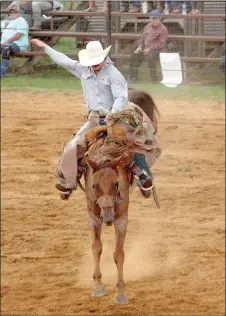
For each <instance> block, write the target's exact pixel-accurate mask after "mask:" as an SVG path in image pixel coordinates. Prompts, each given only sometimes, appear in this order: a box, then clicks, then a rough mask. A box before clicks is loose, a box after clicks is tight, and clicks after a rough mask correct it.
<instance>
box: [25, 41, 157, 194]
mask: <svg viewBox="0 0 226 316" xmlns="http://www.w3.org/2000/svg"><path fill="white" fill-rule="evenodd" d="M31 43H32V44H33V45H35V46H37V47H39V48H43V49H44V51H45V53H46V54H47V55H49V56H50V57H51V59H52V60H53V61H54V62H55V63H56V64H58V65H60V66H62V67H64V68H65V69H66V70H68V71H69V72H71V73H72V74H73V75H74V76H76V77H78V78H79V79H80V80H81V82H82V88H83V96H84V100H85V104H86V106H87V110H88V120H87V122H86V123H85V124H84V125H83V126H82V127H81V128H80V129H79V131H78V132H77V133H76V135H75V136H74V137H73V139H72V140H71V141H69V142H68V143H67V144H66V145H65V147H64V152H63V155H62V157H61V160H60V163H59V166H58V172H57V176H58V180H59V182H58V183H57V184H56V188H57V189H58V190H59V191H60V196H61V198H62V199H63V200H66V199H68V197H69V196H70V194H71V193H72V190H73V189H75V188H76V186H77V180H78V177H81V175H82V172H80V173H79V174H78V169H79V167H81V166H80V160H81V159H82V158H83V155H84V153H85V152H86V147H85V146H86V142H85V133H86V132H87V131H88V130H89V129H90V128H93V127H95V126H98V125H101V124H102V125H103V124H106V123H108V120H109V118H110V117H111V115H112V114H115V113H119V112H121V111H122V110H123V109H125V107H126V106H127V104H128V87H127V82H126V80H125V78H124V77H123V75H122V74H121V73H120V72H119V70H118V69H117V68H116V67H115V66H114V64H113V62H112V61H111V59H110V58H109V57H108V53H109V51H110V49H111V46H109V47H107V48H106V49H103V47H102V45H101V43H100V42H99V41H91V42H89V43H88V44H87V46H86V49H83V50H81V51H80V52H79V54H78V57H79V61H77V60H72V59H70V58H69V57H67V56H66V55H64V54H62V53H60V52H57V51H56V50H54V49H52V48H51V47H49V46H48V45H47V44H45V43H44V42H42V41H40V40H38V39H33V40H31ZM135 157H136V155H135ZM140 157H141V156H140ZM135 163H136V165H138V167H140V169H141V172H140V174H139V181H140V186H141V187H144V188H149V187H151V185H152V177H151V174H150V172H148V171H149V167H148V165H147V162H146V160H145V157H144V155H143V157H141V159H137V160H136V161H135ZM81 169H82V168H81Z"/></svg>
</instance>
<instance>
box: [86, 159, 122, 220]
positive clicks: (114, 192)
mask: <svg viewBox="0 0 226 316" xmlns="http://www.w3.org/2000/svg"><path fill="white" fill-rule="evenodd" d="M120 160H121V157H118V158H115V159H113V160H111V161H108V162H105V163H103V164H100V165H98V164H96V163H95V162H94V161H90V160H87V163H88V165H89V166H90V167H91V168H92V169H93V177H92V189H93V193H94V196H95V201H96V203H97V204H98V206H99V207H100V209H101V214H100V218H101V220H103V222H105V223H106V224H111V223H112V222H113V221H114V220H115V203H116V202H117V200H118V199H119V198H120V196H119V179H118V171H117V166H118V164H119V162H120Z"/></svg>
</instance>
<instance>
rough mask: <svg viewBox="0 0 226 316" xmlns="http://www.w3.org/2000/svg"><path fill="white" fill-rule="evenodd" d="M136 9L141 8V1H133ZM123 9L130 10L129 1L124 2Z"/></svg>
mask: <svg viewBox="0 0 226 316" xmlns="http://www.w3.org/2000/svg"><path fill="white" fill-rule="evenodd" d="M132 2H133V7H134V8H140V1H132ZM122 7H123V8H128V7H129V1H122Z"/></svg>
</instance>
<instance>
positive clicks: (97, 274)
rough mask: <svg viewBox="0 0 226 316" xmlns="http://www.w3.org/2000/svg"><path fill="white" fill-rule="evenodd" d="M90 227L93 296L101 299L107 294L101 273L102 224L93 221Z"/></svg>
mask: <svg viewBox="0 0 226 316" xmlns="http://www.w3.org/2000/svg"><path fill="white" fill-rule="evenodd" d="M90 227H91V232H92V252H93V260H94V271H93V291H92V296H95V297H100V296H104V295H105V294H106V292H105V288H104V285H103V284H102V282H101V277H102V275H101V271H100V256H101V253H102V243H101V240H100V236H101V228H102V223H101V222H93V221H91V224H90Z"/></svg>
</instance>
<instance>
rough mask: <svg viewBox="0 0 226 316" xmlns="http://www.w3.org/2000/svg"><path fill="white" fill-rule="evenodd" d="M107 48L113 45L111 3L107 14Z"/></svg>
mask: <svg viewBox="0 0 226 316" xmlns="http://www.w3.org/2000/svg"><path fill="white" fill-rule="evenodd" d="M106 22H107V23H106V24H107V25H106V26H107V46H110V45H111V1H108V13H107V21H106Z"/></svg>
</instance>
